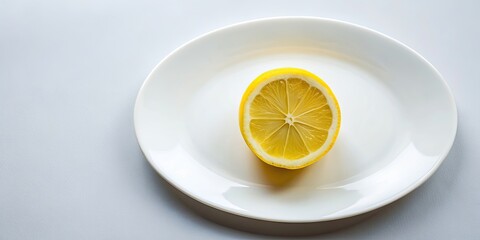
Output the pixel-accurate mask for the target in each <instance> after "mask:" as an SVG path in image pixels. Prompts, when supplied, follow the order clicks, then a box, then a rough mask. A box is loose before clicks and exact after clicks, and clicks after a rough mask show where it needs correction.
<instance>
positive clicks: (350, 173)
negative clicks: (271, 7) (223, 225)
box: [134, 17, 457, 222]
mask: <svg viewBox="0 0 480 240" xmlns="http://www.w3.org/2000/svg"><path fill="white" fill-rule="evenodd" d="M279 67H298V68H303V69H306V70H308V71H311V72H313V73H314V74H316V75H318V76H319V77H321V78H322V79H323V80H324V81H325V82H326V83H327V84H329V86H330V87H331V88H332V90H333V92H334V93H335V94H336V96H337V99H338V101H339V104H340V108H341V111H342V126H341V129H340V134H339V137H338V139H337V142H336V144H335V146H334V148H333V149H332V150H331V151H330V152H329V153H328V154H327V155H326V156H325V157H324V158H323V159H322V160H320V161H319V162H317V163H315V164H314V165H312V166H309V167H307V168H304V169H301V170H295V171H291V170H283V169H279V168H275V167H271V166H268V165H266V164H264V163H263V162H261V161H260V160H258V159H257V158H256V157H255V156H254V155H253V154H252V152H251V151H250V150H249V149H248V147H247V145H246V144H245V142H244V140H243V139H242V136H241V134H240V131H239V127H238V108H239V104H240V99H241V97H242V94H243V92H244V91H245V89H246V88H247V86H248V85H249V84H250V82H251V81H252V80H253V79H254V78H255V77H257V76H258V75H259V74H261V73H263V72H265V71H267V70H269V69H273V68H279ZM134 117H135V130H136V134H137V137H138V141H139V143H140V146H141V148H142V150H143V152H144V153H145V156H146V158H147V159H148V161H149V162H150V163H151V165H152V166H153V167H154V168H155V169H156V170H157V171H158V173H160V174H161V175H162V176H163V177H164V178H165V179H166V180H167V181H168V182H170V183H171V184H172V185H173V186H175V187H176V188H178V189H179V190H181V191H182V192H184V193H186V194H187V195H189V196H190V197H192V198H194V199H196V200H198V201H200V202H202V203H204V204H207V205H210V206H212V207H215V208H218V209H221V210H223V211H226V212H229V213H233V214H237V215H241V216H246V217H250V218H255V219H262V220H269V221H277V222H318V221H326V220H334V219H340V218H345V217H349V216H354V215H357V214H361V213H365V212H367V211H371V210H374V209H376V208H379V207H381V206H383V205H386V204H388V203H391V202H393V201H395V200H396V199H398V198H400V197H402V196H404V195H405V194H407V193H409V192H410V191H412V190H413V189H415V188H416V187H418V186H419V185H420V184H422V183H423V182H424V181H425V180H426V179H427V178H429V177H430V176H431V175H432V174H433V173H434V172H435V170H436V169H437V168H438V166H439V165H440V164H441V162H442V161H443V159H444V158H445V157H446V155H447V153H448V151H449V150H450V148H451V146H452V143H453V141H454V138H455V133H456V128H457V113H456V107H455V102H454V100H453V97H452V95H451V93H450V90H449V88H448V86H447V84H446V82H445V81H444V80H443V79H442V77H441V76H440V74H439V73H438V72H437V71H436V70H435V68H434V67H433V66H432V65H431V64H430V63H428V62H427V61H426V60H425V59H424V58H423V57H422V56H420V55H419V54H418V53H416V52H415V51H413V50H412V49H410V48H408V47H407V46H405V45H404V44H402V43H400V42H398V41H396V40H394V39H392V38H390V37H387V36H385V35H383V34H381V33H378V32H375V31H373V30H370V29H368V28H365V27H361V26H358V25H354V24H350V23H346V22H341V21H336V20H329V19H321V18H304V17H287V18H273V19H261V20H256V21H250V22H245V23H240V24H236V25H233V26H229V27H225V28H222V29H219V30H216V31H213V32H210V33H208V34H205V35H203V36H201V37H198V38H196V39H194V40H192V41H190V42H188V43H187V44H185V45H183V46H181V47H180V48H178V49H177V50H175V51H174V52H173V53H171V54H170V55H169V56H167V57H166V58H165V59H164V60H163V61H161V62H160V63H159V64H158V65H157V66H156V67H155V69H154V70H153V71H152V72H151V73H150V75H149V76H148V77H147V79H146V81H145V83H144V85H143V86H142V88H141V89H140V92H139V94H138V98H137V102H136V105H135V113H134Z"/></svg>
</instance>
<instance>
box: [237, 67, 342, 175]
mask: <svg viewBox="0 0 480 240" xmlns="http://www.w3.org/2000/svg"><path fill="white" fill-rule="evenodd" d="M239 121H240V131H241V132H242V135H243V138H244V139H245V142H246V143H247V145H248V147H249V148H250V149H251V150H252V151H253V152H254V153H255V155H257V157H259V158H260V159H261V160H262V161H264V162H266V163H268V164H270V165H273V166H276V167H281V168H287V169H298V168H303V167H306V166H308V165H310V164H312V163H314V162H316V161H318V160H319V159H320V158H322V157H323V156H324V155H325V154H327V152H328V151H329V150H330V149H331V148H332V147H333V144H334V143H335V140H336V138H337V136H338V132H339V130H340V107H339V105H338V102H337V99H336V98H335V95H334V94H333V92H332V90H331V89H330V88H329V87H328V85H327V84H326V83H325V82H324V81H323V80H322V79H320V78H319V77H317V76H315V75H314V74H313V73H310V72H308V71H306V70H303V69H298V68H279V69H274V70H270V71H267V72H265V73H263V74H261V75H260V76H259V77H257V78H256V79H255V80H254V81H253V82H252V83H251V84H250V86H249V87H248V88H247V90H246V91H245V93H244V95H243V98H242V102H241V104H240V116H239Z"/></svg>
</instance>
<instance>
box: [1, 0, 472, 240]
mask: <svg viewBox="0 0 480 240" xmlns="http://www.w3.org/2000/svg"><path fill="white" fill-rule="evenodd" d="M479 9H480V4H478V1H410V2H408V1H383V0H379V1H278V0H277V1H250V0H248V1H214V0H203V1H189V2H187V1H173V0H171V1H146V0H140V1H129V2H127V1H112V0H108V1H94V0H85V1H59V0H58V1H33V0H27V1H13V0H11V1H6V0H0V239H245V238H266V237H268V236H266V235H256V234H253V233H247V232H244V231H239V230H235V229H233V228H229V227H225V226H224V225H222V224H219V223H218V222H221V220H214V221H211V220H207V219H206V218H205V216H204V214H202V213H199V211H198V210H196V209H195V207H194V208H192V207H191V206H190V205H191V204H188V201H189V200H185V201H181V200H182V199H184V198H185V197H184V196H182V195H181V194H180V193H178V192H177V191H175V190H173V189H172V188H171V187H169V185H168V184H167V183H165V181H164V180H162V179H161V178H160V177H159V176H158V175H157V174H156V172H155V171H154V170H153V169H152V168H151V167H150V166H149V165H148V163H147V161H146V160H145V158H144V157H143V155H142V153H141V151H140V148H139V147H138V145H137V142H136V138H135V133H134V130H133V105H134V101H135V96H136V94H137V91H138V89H139V88H140V86H141V84H142V82H143V80H144V79H145V77H146V76H147V74H148V73H149V72H150V71H151V69H153V67H154V66H155V65H156V64H157V63H158V62H159V61H160V60H161V59H162V58H163V57H165V56H166V55H167V54H168V53H169V52H171V51H172V50H174V49H175V48H176V47H178V46H179V45H181V44H183V43H184V42H186V41H188V40H190V39H192V38H194V37H196V36H198V35H200V34H203V33H205V32H207V31H211V30H213V29H216V28H218V27H222V26H225V25H229V24H233V23H237V22H240V21H245V20H251V19H255V18H262V17H271V16H282V15H292V16H296V15H305V16H319V17H329V18H335V19H339V20H345V21H349V22H352V23H356V24H360V25H363V26H366V27H369V28H372V29H374V30H377V31H380V32H382V33H385V34H387V35H389V36H391V37H393V38H396V39H398V40H400V41H401V42H403V43H405V44H407V45H408V46H410V47H412V48H413V49H415V50H416V51H418V52H419V53H420V54H422V55H423V56H424V57H425V58H427V59H428V60H429V61H430V62H431V63H432V64H433V65H434V66H435V67H436V68H437V69H438V70H439V71H440V72H441V73H442V75H443V76H444V77H445V79H446V80H447V82H448V84H449V85H450V87H451V89H452V91H453V94H454V96H455V98H456V102H457V107H458V114H459V127H458V133H457V138H456V141H455V144H454V146H453V149H452V151H451V152H450V154H449V156H448V157H447V159H446V160H445V162H444V163H443V164H442V166H441V167H440V168H439V170H438V172H437V173H436V174H435V175H434V176H433V177H432V178H431V179H430V180H428V181H427V182H426V183H425V184H424V185H422V186H421V187H420V188H418V189H417V190H416V191H414V192H413V193H411V194H409V195H408V196H406V197H404V198H402V199H401V200H400V201H397V202H396V203H394V204H391V205H389V206H387V207H385V208H383V209H381V211H378V212H376V213H375V214H374V215H373V216H371V217H370V218H367V219H365V220H363V221H362V222H361V223H359V224H356V225H354V226H351V227H348V228H344V229H342V230H339V231H336V232H333V233H329V234H323V235H317V236H313V237H312V238H315V239H318V238H328V239H345V238H355V239H387V238H388V239H479V238H480V227H479V226H480V184H479V180H478V179H479V176H480V174H479V170H480V159H479V156H480V145H479V137H480V128H479V125H480V106H479V105H480V85H479V83H480V79H479V78H480V61H479V58H480V57H479V56H480V47H479V43H480V27H479V22H480V17H478V16H479V15H478V10H479ZM426 94H428V93H426ZM299 228H301V226H300V227H299ZM260 232H261V231H260ZM265 232H270V231H267V230H266V231H265Z"/></svg>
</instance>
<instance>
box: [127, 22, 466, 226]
mask: <svg viewBox="0 0 480 240" xmlns="http://www.w3.org/2000/svg"><path fill="white" fill-rule="evenodd" d="M281 20H309V21H323V22H330V23H336V24H343V25H348V26H351V27H355V28H358V29H360V30H362V31H367V32H369V33H371V34H375V35H377V36H379V37H382V38H384V39H385V40H387V41H392V42H393V43H395V44H397V45H399V46H400V47H402V48H403V49H404V50H406V51H409V52H410V53H412V54H413V55H415V56H416V57H417V58H418V59H420V60H421V61H423V62H424V63H426V64H427V66H428V67H429V68H430V69H431V70H433V72H434V74H436V75H437V76H438V78H439V79H440V80H441V83H442V84H443V86H444V88H445V89H446V90H447V95H448V98H449V102H450V103H451V104H452V107H453V113H454V114H453V116H452V117H453V130H454V132H453V137H452V139H451V140H450V143H449V145H448V147H446V148H445V149H444V152H443V153H442V154H439V156H440V157H439V160H438V161H437V162H436V163H435V164H434V165H433V166H432V168H431V169H430V170H429V171H428V172H427V173H426V174H425V175H423V176H422V177H421V178H419V179H418V180H417V181H415V182H414V183H412V184H411V185H410V186H408V187H407V188H405V189H403V190H402V191H399V192H397V193H396V194H394V195H393V196H391V197H389V198H386V199H384V200H383V201H380V202H378V203H377V204H372V205H371V206H369V207H366V208H364V209H362V210H359V211H356V212H351V213H346V214H340V215H338V216H334V217H323V218H318V219H317V220H284V219H273V218H265V217H259V216H255V215H253V214H248V212H247V213H243V212H238V211H235V210H234V209H230V208H228V207H225V206H219V205H216V204H213V203H211V202H209V201H208V200H205V199H202V198H200V197H198V196H195V194H193V193H190V192H188V190H187V189H184V188H182V187H181V186H179V185H178V184H176V183H175V181H173V180H171V179H169V178H168V177H167V175H165V174H163V171H162V170H161V169H159V168H158V167H157V166H156V165H155V164H154V163H153V160H151V159H150V158H149V156H148V155H147V154H145V149H144V145H143V144H142V140H141V139H140V137H139V131H138V129H139V123H138V120H137V118H138V114H139V113H138V112H139V110H138V109H139V107H138V104H139V99H140V97H141V95H142V92H143V91H144V89H145V88H146V85H147V84H148V83H149V82H150V81H152V78H151V77H152V75H153V74H154V73H155V72H156V71H157V69H158V68H159V67H160V66H161V65H162V64H163V63H164V62H165V61H166V60H168V59H169V58H170V57H171V56H173V55H175V54H176V53H177V52H179V51H181V50H182V49H184V48H185V47H187V46H188V45H190V44H191V43H193V42H196V41H198V40H200V39H202V38H205V37H208V36H209V35H212V34H214V33H217V32H220V31H223V30H227V29H230V28H235V27H239V26H244V25H249V24H256V23H260V22H269V21H281ZM133 124H134V130H135V137H136V138H137V142H138V145H139V146H140V149H141V150H142V153H143V155H144V156H145V158H146V159H147V161H148V163H149V164H150V165H151V166H152V167H153V168H154V169H155V171H156V172H157V173H158V174H159V175H160V176H161V177H162V178H163V179H164V180H166V181H167V182H168V183H169V184H170V185H172V186H173V187H175V189H177V190H178V191H180V192H182V193H183V194H185V195H187V196H188V197H190V198H192V199H194V200H196V201H198V202H200V203H202V204H205V205H207V206H209V207H212V208H214V209H217V210H220V211H223V212H227V213H230V214H233V215H237V216H241V217H246V218H250V219H256V220H263V221H270V222H279V223H315V222H327V221H334V220H340V219H345V218H350V217H354V216H357V215H361V214H365V213H368V212H371V211H373V210H376V209H379V208H382V207H384V206H386V205H388V204H390V203H393V202H395V201H397V200H398V199H400V198H402V197H404V196H406V195H407V194H409V193H410V192H412V191H413V190H415V189H417V188H418V187H419V186H421V185H422V184H423V183H425V182H426V181H427V180H428V179H429V178H430V177H431V176H432V175H433V174H434V173H435V172H436V171H437V169H438V168H439V167H440V165H441V164H442V163H443V161H444V160H445V159H446V158H447V156H448V154H449V152H450V150H451V149H452V147H453V144H454V142H455V139H456V135H457V131H458V109H457V105H456V102H455V98H454V96H453V94H452V90H451V89H450V87H449V86H448V83H447V81H446V80H445V78H444V77H443V76H442V75H441V73H440V72H439V71H438V70H437V69H436V68H435V67H434V66H433V64H431V63H430V62H429V61H428V60H427V59H425V58H424V57H423V56H422V55H420V54H419V53H418V52H417V51H415V50H414V49H412V48H410V47H409V46H407V45H406V44H404V43H402V42H400V41H399V40H396V39H394V38H392V37H390V36H388V35H386V34H383V33H381V32H379V31H376V30H374V29H371V28H368V27H365V26H362V25H358V24H355V23H351V22H348V21H343V20H338V19H333V18H324V17H315V16H277V17H267V18H256V19H251V20H246V21H241V22H238V23H234V24H229V25H226V26H223V27H219V28H216V29H214V30H211V31H207V32H206V33H203V34H201V35H198V36H197V37H194V38H193V39H191V40H189V41H187V42H185V43H183V44H181V45H180V46H179V47H177V48H175V49H174V50H173V51H171V52H170V53H169V54H167V55H166V56H165V57H164V58H163V59H162V60H161V61H160V62H158V63H157V64H156V65H155V67H154V68H153V69H152V70H151V71H150V73H149V74H148V75H147V77H146V78H145V80H144V81H143V83H142V85H141V87H140V89H139V90H138V92H137V97H136V98H135V104H134V111H133Z"/></svg>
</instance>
